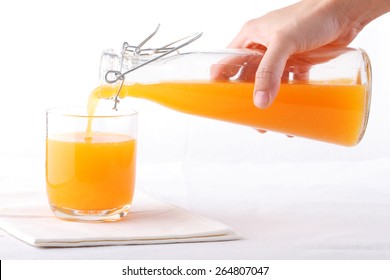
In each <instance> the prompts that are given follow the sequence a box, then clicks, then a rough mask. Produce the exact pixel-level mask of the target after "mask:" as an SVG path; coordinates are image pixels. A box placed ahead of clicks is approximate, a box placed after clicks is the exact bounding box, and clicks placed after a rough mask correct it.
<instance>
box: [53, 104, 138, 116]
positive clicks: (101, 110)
mask: <svg viewBox="0 0 390 280" xmlns="http://www.w3.org/2000/svg"><path fill="white" fill-rule="evenodd" d="M46 115H57V116H64V117H75V118H118V117H137V116H138V112H137V111H135V110H134V109H130V108H119V109H117V110H115V109H113V108H112V107H107V106H105V107H98V108H96V111H95V113H94V114H93V115H89V114H88V107H87V106H59V107H52V108H48V109H46Z"/></svg>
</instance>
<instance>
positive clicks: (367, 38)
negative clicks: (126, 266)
mask: <svg viewBox="0 0 390 280" xmlns="http://www.w3.org/2000/svg"><path fill="white" fill-rule="evenodd" d="M293 2H294V1H287V0H274V1H266V0H240V1H231V0H208V1H204V0H196V1H173V0H148V1H146V0H145V1H143V0H138V1H131V0H127V1H119V0H110V1H101V0H100V1H99V0H96V1H81V0H78V1H73V0H67V1H44V0H36V1H28V0H13V1H1V2H0V36H1V37H0V54H1V58H0V81H1V94H0V96H1V101H0V190H6V191H10V190H13V191H19V190H23V189H28V190H31V189H33V190H35V191H36V190H40V191H44V188H45V187H44V186H45V183H44V157H45V155H44V153H45V110H46V109H47V108H49V107H55V106H62V105H84V104H86V102H87V98H88V95H89V93H90V91H91V90H92V89H93V88H94V87H96V86H97V85H98V68H99V60H100V54H101V52H102V50H103V49H105V48H115V49H118V48H120V46H121V45H122V43H123V41H128V42H129V43H132V44H137V43H139V42H140V41H142V40H143V39H144V37H145V36H146V35H148V34H149V33H150V32H151V31H153V30H154V29H155V27H156V26H157V24H158V23H161V28H160V32H159V34H158V37H157V38H156V39H155V40H153V42H156V46H159V45H162V44H164V43H168V42H170V41H172V40H174V39H177V38H181V37H183V36H185V35H187V34H192V33H193V32H196V31H202V32H203V33H204V35H203V37H202V38H201V39H200V40H198V41H197V42H196V43H195V44H193V45H192V46H191V48H192V49H195V50H197V49H219V48H224V47H225V46H226V45H227V44H228V43H229V42H230V41H231V40H232V39H233V37H234V36H235V35H236V34H237V33H238V32H239V30H240V29H241V27H242V25H243V24H244V23H245V22H246V21H247V20H249V19H252V18H255V17H258V16H261V15H263V14H265V13H266V12H268V11H270V10H273V9H276V8H280V7H283V6H285V5H287V4H290V3H293ZM356 2H358V1H356ZM389 26H390V14H388V15H386V16H383V17H381V18H379V19H377V20H376V21H374V22H372V23H371V24H370V25H368V26H367V27H366V28H365V29H364V30H363V31H362V32H361V33H360V34H359V36H358V37H357V38H356V39H355V41H354V42H353V43H352V46H353V47H361V48H363V49H365V50H366V51H367V52H368V53H369V55H370V57H371V61H372V67H373V96H372V106H371V115H370V120H369V124H368V128H367V131H366V135H365V137H364V139H363V141H362V142H361V143H360V144H359V145H358V146H356V147H353V148H345V147H339V146H336V145H331V144H326V143H320V142H315V141H311V140H305V139H298V138H293V139H289V138H287V137H286V136H284V135H280V134H276V133H272V132H269V133H267V134H260V133H257V132H255V131H254V130H253V129H250V128H247V127H243V126H238V125H233V124H228V123H223V122H218V121H213V120H208V119H203V118H199V117H193V116H188V115H184V114H180V113H177V112H174V111H171V110H169V109H166V108H163V107H161V106H159V105H156V104H153V103H150V102H147V101H144V100H135V99H130V98H129V99H127V100H126V102H125V103H127V105H129V106H131V107H133V108H134V109H136V110H137V111H139V118H140V120H139V153H138V162H139V168H138V169H137V184H139V185H137V188H138V187H140V188H141V189H144V190H145V189H146V190H148V191H149V190H150V191H151V192H154V193H157V195H163V196H164V197H165V198H166V199H167V200H168V201H169V202H171V203H173V204H175V205H178V206H181V207H183V208H185V209H187V210H189V211H191V212H194V213H197V214H201V215H204V216H206V217H208V218H211V219H215V220H217V221H220V222H222V223H225V224H226V225H228V226H230V227H232V228H233V229H235V230H237V231H238V232H239V233H240V234H242V235H243V237H244V239H243V240H242V241H239V242H229V243H224V242H213V243H200V244H190V243H189V244H186V245H185V246H184V245H183V246H181V245H180V244H176V245H174V244H172V245H170V246H169V248H168V247H166V246H159V245H156V246H152V245H150V246H126V247H122V246H112V247H100V248H80V249H79V250H76V249H75V250H67V249H60V248H59V249H53V250H40V249H39V250H38V249H36V248H34V247H31V246H28V245H26V244H24V243H23V242H20V241H19V240H16V239H14V238H13V237H12V236H9V235H6V234H5V233H2V232H1V231H0V237H1V238H0V248H1V250H0V257H1V258H2V259H20V258H31V259H101V258H103V259H104V258H107V259H227V258H231V259H378V258H385V259H389V257H390V250H389V248H390V241H389V236H390V235H389V232H390V227H389V224H388V222H387V221H389V220H390V217H389V213H390V211H389V201H390V191H389V187H388V186H389V185H390V179H389V176H388V174H389V172H390V147H389V144H388V143H389V140H390V127H389V118H390V113H389V110H388V108H389V107H390V95H389V92H388V80H389V77H388V76H389V73H390V66H389V61H390V59H389V58H390V57H389V56H390V51H389V50H390V39H389V38H390V36H389V35H390V34H389V30H388V29H389ZM153 46H154V45H153ZM2 234H3V236H2ZM331 268H332V267H331ZM287 271H288V270H287ZM330 271H332V270H330ZM374 278H375V277H374Z"/></svg>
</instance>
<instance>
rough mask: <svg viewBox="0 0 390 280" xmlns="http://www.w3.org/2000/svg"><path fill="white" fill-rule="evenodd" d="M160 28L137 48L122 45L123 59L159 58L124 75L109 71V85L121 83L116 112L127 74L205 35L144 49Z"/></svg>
mask: <svg viewBox="0 0 390 280" xmlns="http://www.w3.org/2000/svg"><path fill="white" fill-rule="evenodd" d="M159 28H160V24H159V25H158V26H157V28H156V29H155V30H154V31H153V33H151V34H150V35H149V36H148V37H146V38H145V39H144V40H143V41H142V42H141V43H140V44H139V45H137V46H132V45H129V44H128V43H127V42H124V43H123V45H122V57H123V55H125V54H130V55H132V56H134V57H147V56H152V55H156V54H157V56H154V57H152V58H151V59H149V60H146V61H144V60H143V61H144V62H143V63H142V64H138V65H135V66H134V67H133V68H131V69H130V70H128V71H126V72H124V73H122V72H121V71H116V70H110V71H107V73H106V75H105V77H104V78H105V80H106V82H107V83H109V84H113V83H116V82H118V81H119V80H120V81H121V84H120V86H119V89H118V92H117V93H116V95H115V98H114V108H113V109H114V110H117V106H118V103H119V93H120V91H121V89H122V86H123V84H124V81H125V78H126V77H125V76H126V75H127V74H129V73H130V72H133V71H134V70H137V69H139V68H141V67H143V66H145V65H147V64H149V63H152V62H153V61H156V60H159V59H161V58H162V57H164V56H167V55H169V54H171V53H173V52H176V51H178V50H179V49H181V48H183V47H185V46H187V45H189V44H191V43H192V42H194V41H196V40H197V39H199V38H200V37H201V36H202V34H203V33H195V34H193V35H190V36H187V37H184V38H181V39H179V40H176V41H174V42H172V43H169V44H168V45H165V46H163V47H161V48H142V47H143V46H144V45H145V44H146V43H147V42H148V41H149V40H150V39H151V38H152V37H153V36H154V35H156V33H157V31H158V30H159Z"/></svg>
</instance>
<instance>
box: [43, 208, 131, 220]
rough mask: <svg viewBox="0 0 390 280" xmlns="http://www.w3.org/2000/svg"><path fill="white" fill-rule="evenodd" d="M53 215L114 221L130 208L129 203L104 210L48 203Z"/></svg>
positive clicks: (122, 216) (61, 217)
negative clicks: (72, 207)
mask: <svg viewBox="0 0 390 280" xmlns="http://www.w3.org/2000/svg"><path fill="white" fill-rule="evenodd" d="M50 207H51V210H52V211H53V213H54V215H55V216H56V217H58V218H60V219H63V220H68V221H76V222H115V221H118V220H120V219H122V218H124V217H126V215H127V213H128V212H129V209H130V204H126V205H125V206H123V207H120V208H112V209H106V210H77V209H70V208H65V207H57V206H54V205H50Z"/></svg>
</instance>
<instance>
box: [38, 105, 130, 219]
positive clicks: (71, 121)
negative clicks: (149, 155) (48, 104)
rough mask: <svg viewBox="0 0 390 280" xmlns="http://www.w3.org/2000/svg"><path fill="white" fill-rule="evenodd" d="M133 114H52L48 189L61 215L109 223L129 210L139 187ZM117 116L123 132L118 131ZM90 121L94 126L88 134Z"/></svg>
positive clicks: (48, 193) (47, 155)
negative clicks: (86, 129) (136, 187)
mask: <svg viewBox="0 0 390 280" xmlns="http://www.w3.org/2000/svg"><path fill="white" fill-rule="evenodd" d="M134 117H135V116H134V115H122V116H115V117H113V116H102V115H99V114H98V115H95V116H87V114H84V115H80V114H73V113H72V114H69V115H67V114H56V113H52V112H49V113H48V126H49V129H48V131H49V132H48V137H47V139H46V188H47V195H48V199H49V203H50V206H51V208H52V210H53V212H54V213H55V214H56V215H57V216H58V217H60V218H64V219H69V220H84V221H107V220H117V219H120V218H121V217H123V216H125V215H126V214H127V212H128V210H129V207H130V205H131V202H132V199H133V194H134V185H135V171H136V137H135V131H134V129H135V127H134V125H135V120H134ZM91 118H93V121H92V123H91V122H90V120H91ZM58 119H61V120H62V126H58V124H59V120H58ZM118 119H122V120H121V121H120V126H124V127H122V128H121V129H122V130H123V131H122V132H121V131H117V130H116V129H115V127H116V125H115V123H116V122H117V121H118ZM126 119H127V121H126ZM87 123H89V124H90V125H91V128H92V127H94V128H95V129H94V130H93V131H90V132H88V133H87V132H86V131H85V128H87ZM103 123H105V125H106V126H107V127H106V128H104V127H103ZM126 124H127V126H126ZM75 125H76V127H75ZM77 126H80V128H84V131H82V130H81V129H80V130H79V129H78V128H77ZM51 127H53V128H52V129H50V128H51ZM99 130H101V131H99ZM125 130H129V131H131V133H130V132H129V133H126V132H125ZM110 131H113V132H110ZM87 136H88V137H87Z"/></svg>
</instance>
